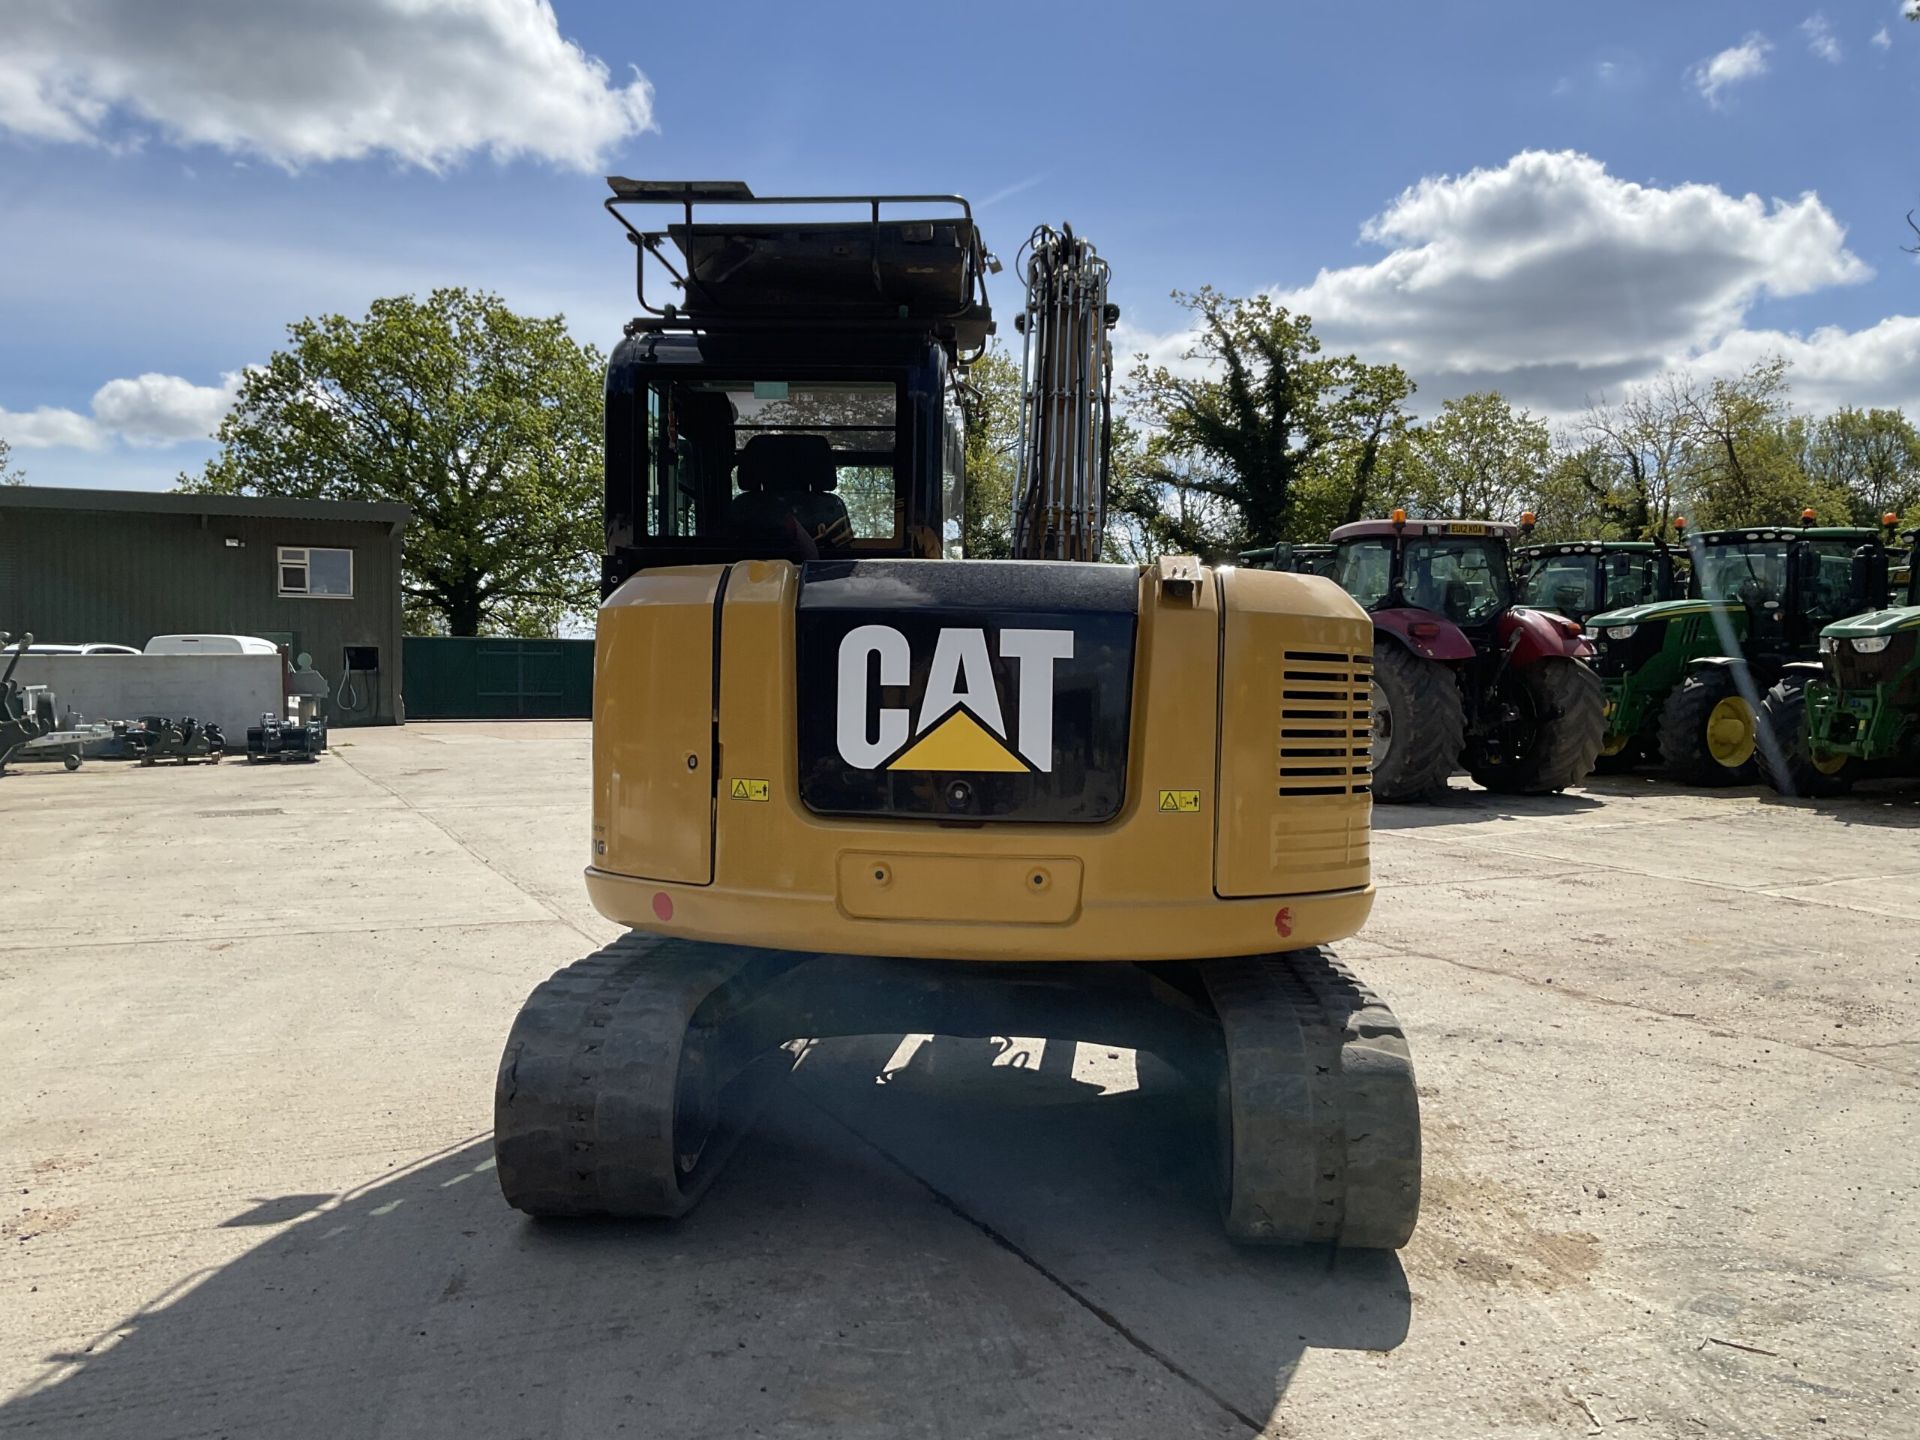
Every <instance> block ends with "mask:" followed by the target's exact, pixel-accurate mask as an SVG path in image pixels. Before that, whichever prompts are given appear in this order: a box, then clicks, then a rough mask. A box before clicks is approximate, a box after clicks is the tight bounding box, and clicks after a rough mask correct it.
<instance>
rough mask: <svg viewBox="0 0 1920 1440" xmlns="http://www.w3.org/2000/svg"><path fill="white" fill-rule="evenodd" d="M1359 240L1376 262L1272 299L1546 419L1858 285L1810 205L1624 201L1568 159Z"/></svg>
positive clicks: (1340, 335)
mask: <svg viewBox="0 0 1920 1440" xmlns="http://www.w3.org/2000/svg"><path fill="white" fill-rule="evenodd" d="M1361 234H1362V236H1363V237H1364V238H1365V239H1367V240H1370V241H1373V242H1375V243H1378V244H1381V245H1386V246H1390V247H1392V248H1391V249H1390V250H1389V251H1388V253H1387V255H1386V256H1385V257H1384V258H1382V259H1380V260H1378V261H1375V262H1374V263H1373V264H1370V265H1355V266H1349V267H1346V268H1344V269H1339V270H1322V271H1321V272H1320V273H1319V274H1318V275H1317V276H1316V277H1315V278H1314V280H1313V281H1312V283H1311V284H1308V285H1306V286H1303V287H1301V288H1298V289H1294V290H1288V291H1283V292H1280V293H1279V294H1278V296H1277V298H1278V299H1279V300H1280V301H1281V302H1282V303H1283V304H1285V305H1287V306H1288V307H1290V308H1292V309H1295V310H1301V311H1305V312H1306V313H1307V314H1309V315H1311V316H1312V317H1313V319H1314V323H1315V327H1316V329H1317V330H1318V331H1319V332H1320V334H1321V335H1322V337H1323V338H1324V339H1325V340H1326V342H1327V343H1328V344H1329V345H1330V346H1332V347H1334V348H1336V349H1339V350H1353V351H1356V352H1357V353H1359V354H1360V355H1362V356H1363V357H1365V358H1367V359H1370V360H1375V361H1382V360H1392V361H1395V362H1397V363H1399V364H1401V365H1403V366H1405V367H1406V368H1407V369H1408V370H1409V371H1411V372H1412V373H1413V374H1414V375H1415V377H1416V378H1418V379H1422V380H1438V379H1442V378H1443V377H1449V376H1451V377H1457V378H1458V379H1460V380H1463V381H1466V380H1481V379H1484V378H1485V377H1499V379H1498V383H1500V384H1502V386H1503V387H1504V388H1509V389H1512V390H1514V391H1516V392H1517V398H1518V396H1519V395H1524V396H1525V397H1526V398H1528V399H1531V400H1532V401H1534V403H1536V404H1538V405H1541V406H1543V407H1547V408H1552V407H1554V406H1555V405H1563V404H1565V403H1566V402H1568V401H1569V400H1576V401H1577V398H1578V396H1579V394H1580V393H1581V392H1582V391H1584V390H1585V389H1588V388H1593V387H1595V386H1597V385H1605V384H1609V383H1613V382H1614V381H1615V380H1616V379H1618V378H1621V377H1624V376H1628V375H1634V374H1643V373H1649V372H1651V371H1653V370H1656V369H1658V368H1660V367H1661V366H1662V365H1664V364H1666V363H1668V362H1670V361H1671V360H1672V359H1674V358H1676V357H1678V356H1681V355H1684V354H1687V353H1690V352H1692V351H1694V350H1696V349H1698V348H1701V347H1703V346H1706V345H1709V344H1711V343H1713V342H1715V341H1717V340H1718V339H1720V338H1721V337H1722V336H1724V335H1726V334H1727V333H1728V332H1730V331H1731V330H1733V329H1734V328H1735V327H1736V326H1737V325H1738V324H1739V322H1740V320H1741V318H1742V316H1743V315H1744V314H1745V313H1746V311H1747V309H1748V307H1749V306H1751V305H1752V304H1753V302H1754V301H1755V300H1756V299H1758V298H1760V297H1761V296H1763V295H1768V296H1790V295H1804V294H1807V293H1809V292H1811V291H1814V290H1818V289H1821V288H1824V287H1826V286H1829V285H1839V284H1847V283H1850V282H1853V281H1858V280H1864V279H1866V278H1867V277H1868V275H1869V274H1870V273H1871V272H1870V271H1869V270H1868V268H1867V267H1866V266H1865V265H1864V264H1862V263H1861V261H1860V260H1859V259H1858V258H1857V257H1856V256H1854V255H1853V254H1852V253H1851V252H1850V251H1849V250H1848V249H1847V248H1846V244H1845V238H1846V237H1845V231H1844V230H1843V229H1842V228H1841V226H1840V224H1839V222H1838V221H1837V220H1835V219H1834V217H1833V215H1832V214H1831V213H1830V212H1829V211H1828V210H1827V209H1826V207H1825V206H1824V205H1822V204H1821V203H1820V200H1819V198H1818V197H1817V196H1813V195H1804V196H1801V197H1800V198H1799V199H1797V200H1793V201H1781V200H1775V201H1772V202H1771V203H1769V202H1767V201H1763V200H1762V199H1761V198H1760V197H1759V196H1757V195H1747V196H1743V197H1736V196H1732V195H1729V194H1727V193H1726V192H1725V191H1722V190H1720V189H1718V188H1716V187H1714V186H1711V185H1697V184H1689V185H1675V186H1672V187H1669V188H1661V187H1658V186H1650V185H1639V184H1635V183H1633V182H1631V181H1628V180H1623V179H1620V178H1618V177H1616V176H1613V175H1610V174H1608V173H1607V170H1606V167H1605V166H1604V165H1602V164H1601V163H1600V162H1599V161H1598V160H1595V159H1593V158H1592V157H1590V156H1587V155H1581V154H1577V153H1574V152H1571V151H1561V152H1554V153H1549V152H1544V151H1525V152H1523V153H1521V154H1519V155H1516V156H1514V157H1513V158H1512V159H1511V160H1509V161H1508V162H1507V163H1506V164H1505V165H1503V166H1500V167H1499V168H1498V169H1492V170H1474V171H1471V172H1470V173H1468V174H1466V175H1457V176H1442V177H1436V178H1430V179H1426V180H1422V181H1421V182H1420V183H1419V184H1417V185H1415V186H1413V187H1412V188H1410V189H1408V190H1406V191H1404V192H1403V193H1402V194H1401V195H1400V196H1399V197H1398V198H1397V199H1395V200H1394V201H1393V203H1392V204H1391V205H1389V206H1388V207H1387V208H1386V210H1384V211H1383V212H1382V213H1381V214H1379V215H1377V216H1375V217H1374V218H1373V219H1371V220H1369V221H1368V222H1367V223H1366V224H1365V225H1364V226H1363V227H1362V230H1361ZM1449 388H1452V387H1449ZM1465 388H1471V387H1470V386H1467V387H1465Z"/></svg>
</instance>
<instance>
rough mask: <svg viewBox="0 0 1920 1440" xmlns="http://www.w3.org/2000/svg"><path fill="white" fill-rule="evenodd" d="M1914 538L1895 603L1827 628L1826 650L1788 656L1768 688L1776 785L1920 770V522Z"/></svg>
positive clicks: (1827, 791) (1839, 782) (1789, 789)
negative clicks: (1809, 657) (1814, 656)
mask: <svg viewBox="0 0 1920 1440" xmlns="http://www.w3.org/2000/svg"><path fill="white" fill-rule="evenodd" d="M1889 518H1891V517H1889ZM1907 539H1908V541H1909V543H1910V544H1911V545H1912V546H1913V547H1914V549H1913V550H1911V551H1909V552H1908V556H1907V577H1906V587H1905V590H1904V592H1903V593H1901V594H1900V595H1897V596H1895V597H1893V598H1894V601H1895V603H1894V604H1892V605H1890V606H1889V607H1888V608H1886V609H1882V610H1871V611H1868V612H1867V613H1865V614H1862V615H1850V616H1848V617H1846V618H1845V619H1843V620H1837V621H1835V622H1834V623H1833V624H1831V625H1828V626H1826V627H1825V628H1823V629H1822V630H1821V631H1820V658H1819V659H1818V660H1817V661H1794V662H1792V663H1789V664H1788V665H1786V666H1785V667H1784V668H1783V670H1782V673H1781V676H1780V679H1779V680H1778V681H1777V682H1776V683H1775V684H1774V686H1773V688H1772V689H1771V690H1769V691H1768V692H1767V698H1766V699H1765V700H1764V701H1763V702H1762V705H1761V717H1762V721H1763V723H1764V724H1765V725H1766V726H1767V727H1768V728H1769V729H1770V731H1771V732H1772V734H1773V737H1774V739H1775V741H1776V742H1777V743H1778V745H1779V757H1778V759H1776V760H1771V761H1769V762H1768V763H1767V764H1766V765H1765V766H1764V768H1765V770H1766V775H1767V779H1768V781H1769V782H1770V783H1771V784H1772V785H1773V787H1774V788H1775V789H1776V790H1781V791H1784V792H1786V793H1788V794H1794V795H1831V794H1836V793H1838V792H1840V791H1843V790H1845V789H1847V788H1848V787H1849V786H1850V785H1851V784H1852V783H1853V781H1854V780H1855V779H1857V778H1860V777H1862V776H1864V775H1870V774H1882V775H1886V774H1894V775H1920V565H1915V564H1913V555H1914V553H1915V552H1916V551H1920V530H1915V531H1914V532H1912V533H1911V534H1910V535H1909V536H1908V537H1907Z"/></svg>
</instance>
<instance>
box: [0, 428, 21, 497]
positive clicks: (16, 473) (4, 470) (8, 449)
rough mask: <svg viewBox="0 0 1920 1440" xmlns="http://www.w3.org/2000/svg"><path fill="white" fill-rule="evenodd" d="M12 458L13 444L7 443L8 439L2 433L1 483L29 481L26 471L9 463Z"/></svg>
mask: <svg viewBox="0 0 1920 1440" xmlns="http://www.w3.org/2000/svg"><path fill="white" fill-rule="evenodd" d="M12 459H13V446H12V445H10V444H8V443H7V439H6V437H5V436H4V435H0V485H24V484H26V483H27V473H26V471H24V470H21V469H19V468H18V467H16V466H14V465H12V464H10V463H8V462H10V461H11V460H12Z"/></svg>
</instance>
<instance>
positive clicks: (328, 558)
mask: <svg viewBox="0 0 1920 1440" xmlns="http://www.w3.org/2000/svg"><path fill="white" fill-rule="evenodd" d="M280 593H281V594H282V595H303V596H306V597H308V598H310V599H321V600H351V599H352V598H353V551H351V550H319V549H314V548H312V547H310V546H303V545H282V546H281V547H280Z"/></svg>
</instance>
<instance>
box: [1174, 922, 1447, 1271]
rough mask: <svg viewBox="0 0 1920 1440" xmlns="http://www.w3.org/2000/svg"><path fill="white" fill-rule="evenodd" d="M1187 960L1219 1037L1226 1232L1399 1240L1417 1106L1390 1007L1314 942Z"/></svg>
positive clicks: (1412, 1209) (1409, 1188)
mask: <svg viewBox="0 0 1920 1440" xmlns="http://www.w3.org/2000/svg"><path fill="white" fill-rule="evenodd" d="M1199 969H1200V973H1201V976H1202V978H1203V980H1204V981H1205V983H1206V988H1207V993H1208V995H1209V996H1210V997H1211V999H1212V1001H1213V1008H1214V1011H1215V1013H1216V1014H1217V1015H1218V1016H1219V1020H1220V1025H1221V1029H1222V1031H1223V1032H1224V1038H1225V1042H1226V1059H1227V1065H1226V1077H1225V1080H1224V1083H1223V1084H1222V1087H1221V1107H1220V1108H1221V1117H1220V1118H1221V1137H1220V1142H1221V1163H1222V1169H1223V1175H1222V1181H1223V1184H1222V1192H1223V1194H1222V1200H1221V1208H1222V1211H1223V1218H1224V1220H1225V1222H1226V1228H1227V1233H1228V1234H1229V1235H1230V1236H1232V1237H1233V1238H1234V1239H1236V1240H1243V1241H1258V1242H1265V1243H1271V1244H1326V1245H1344V1246H1349V1247H1353V1248H1358V1249H1398V1248H1399V1247H1400V1246H1402V1245H1405V1244H1406V1243H1407V1240H1408V1238H1409V1237H1410V1236H1411V1235H1412V1234H1413V1226H1414V1221H1415V1220H1416V1219H1417V1218H1418V1216H1419V1213H1420V1102H1419V1099H1418V1097H1417V1096H1416V1094H1415V1092H1414V1081H1413V1064H1412V1061H1411V1060H1410V1059H1409V1058H1408V1054H1407V1042H1406V1037H1405V1036H1404V1035H1403V1034H1402V1033H1401V1030H1400V1024H1399V1022H1398V1021H1397V1020H1395V1019H1394V1016H1393V1012H1392V1011H1391V1010H1389V1009H1388V1008H1387V1007H1386V1006H1385V1005H1384V1004H1383V1003H1381V1001H1380V999H1379V998H1378V997H1377V996H1375V995H1374V994H1373V992H1372V991H1370V990H1368V989H1367V988H1366V987H1365V986H1364V985H1362V984H1360V982H1359V981H1357V980H1355V979H1354V977H1353V975H1352V973H1351V972H1349V971H1348V970H1347V969H1346V967H1345V966H1343V965H1341V964H1339V963H1338V962H1336V961H1335V960H1333V959H1332V958H1331V957H1330V956H1329V955H1327V954H1326V952H1324V951H1321V950H1293V951H1289V952H1287V953H1285V954H1281V955H1268V956H1258V957H1254V958H1249V959H1235V960H1211V961H1208V962H1206V963H1204V964H1202V965H1201V966H1200V967H1199Z"/></svg>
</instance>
